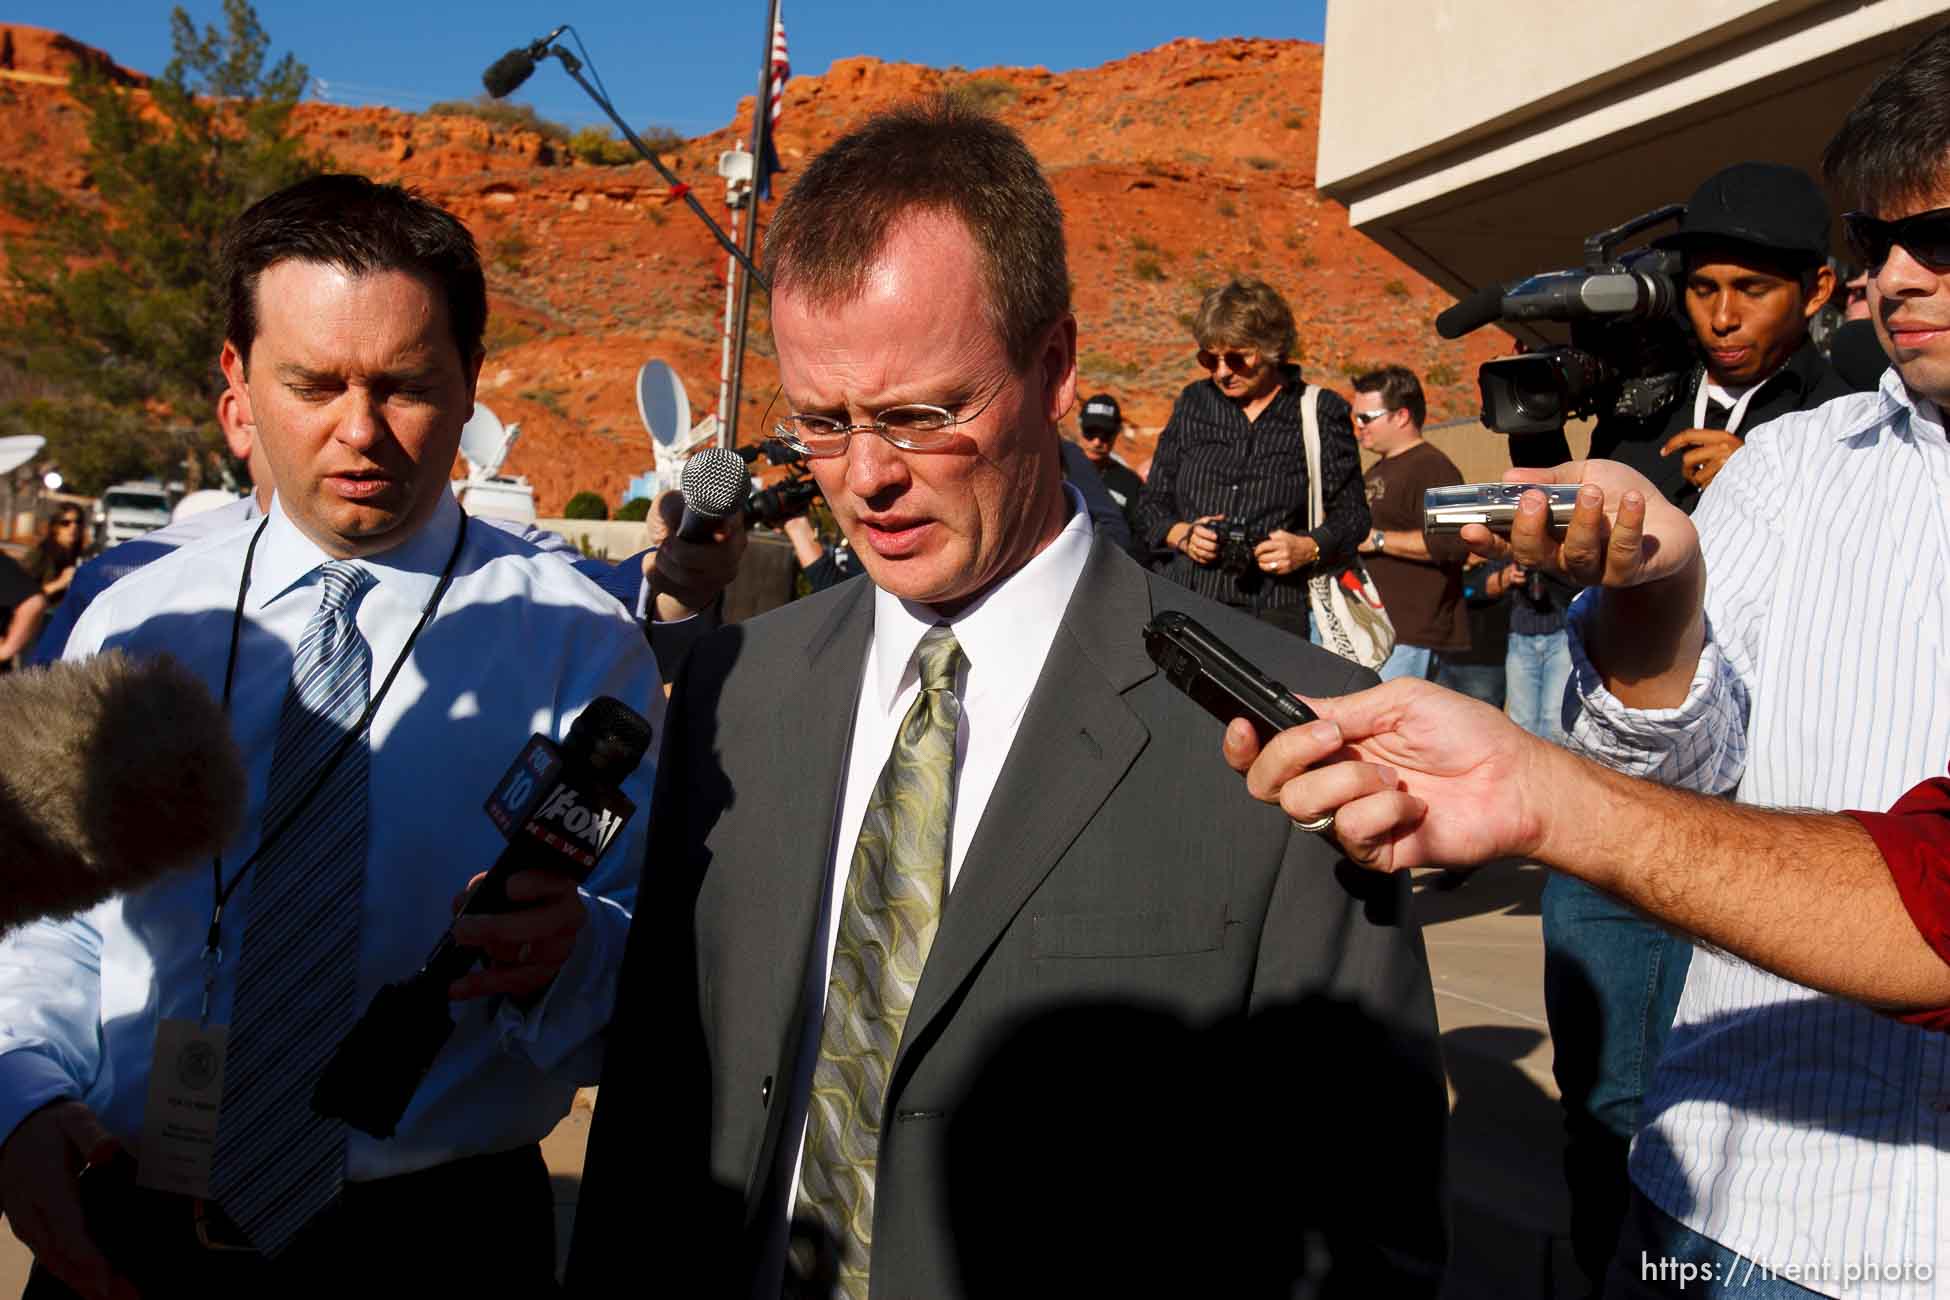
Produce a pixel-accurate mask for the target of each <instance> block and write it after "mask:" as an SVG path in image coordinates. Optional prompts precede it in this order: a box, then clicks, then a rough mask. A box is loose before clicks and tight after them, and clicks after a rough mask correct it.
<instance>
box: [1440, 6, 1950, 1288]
mask: <svg viewBox="0 0 1950 1300" xmlns="http://www.w3.org/2000/svg"><path fill="white" fill-rule="evenodd" d="M1946 102H1950V28H1946V29H1945V30H1943V31H1941V32H1938V33H1937V34H1936V35H1934V36H1932V37H1930V38H1929V39H1928V40H1926V41H1925V42H1923V44H1921V45H1920V46H1918V47H1917V48H1916V49H1915V50H1913V51H1912V52H1911V53H1910V54H1909V55H1907V56H1906V57H1905V58H1904V59H1903V60H1902V62H1900V63H1899V64H1897V65H1896V66H1895V67H1894V68H1892V69H1891V70H1890V71H1889V72H1887V73H1885V74H1884V75H1883V77H1882V78H1881V79H1880V80H1879V81H1877V82H1876V84H1875V85H1873V86H1872V87H1871V88H1870V89H1869V90H1868V91H1867V92H1866V93H1865V94H1864V96H1863V97H1862V99H1861V101H1860V102H1858V103H1857V105H1856V106H1855V108H1854V109H1853V110H1851V112H1850V113H1849V115H1848V117H1847V118H1846V119H1845V120H1844V122H1843V123H1842V126H1841V128H1840V130H1839V131H1838V132H1837V134H1836V135H1835V137H1834V139H1833V140H1831V141H1830V142H1829V144H1828V147H1827V151H1826V154H1825V156H1824V167H1825V170H1826V172H1827V177H1828V181H1829V185H1830V188H1831V190H1832V191H1833V192H1834V193H1836V194H1837V195H1840V196H1843V197H1844V198H1845V199H1847V200H1852V201H1853V204H1854V206H1855V207H1856V208H1857V209H1859V210H1858V211H1856V212H1851V213H1849V214H1847V215H1846V216H1845V217H1844V229H1845V230H1846V231H1847V233H1848V235H1849V236H1850V242H1851V244H1852V245H1853V246H1854V249H1853V251H1854V253H1855V256H1856V258H1857V259H1858V260H1859V261H1860V262H1861V263H1862V264H1863V265H1864V266H1865V267H1866V268H1867V269H1868V272H1869V282H1868V302H1869V309H1870V317H1871V319H1872V321H1873V322H1874V325H1875V330H1876V333H1877V336H1878V337H1879V338H1880V340H1881V342H1882V346H1883V349H1884V351H1885V352H1886V353H1887V354H1888V356H1889V358H1890V360H1891V361H1892V362H1893V363H1894V364H1893V367H1892V369H1890V370H1889V371H1886V372H1885V373H1884V374H1883V376H1882V383H1881V387H1880V388H1879V389H1878V390H1877V391H1875V392H1871V393H1858V394H1852V395H1849V396H1845V397H1841V398H1838V399H1836V400H1835V401H1832V402H1829V403H1827V404H1826V405H1824V406H1821V407H1819V408H1818V409H1815V410H1808V411H1799V412H1793V413H1790V414H1787V415H1784V416H1781V417H1779V418H1778V419H1775V420H1773V421H1770V422H1769V423H1767V424H1766V425H1763V426H1760V427H1758V428H1754V429H1753V430H1752V432H1751V434H1749V436H1748V438H1747V443H1746V446H1745V447H1744V448H1743V449H1742V450H1741V451H1740V452H1739V454H1738V455H1735V456H1733V457H1731V458H1730V459H1729V460H1728V461H1727V463H1726V465H1725V466H1724V468H1723V469H1722V470H1721V471H1720V473H1719V475H1718V477H1717V478H1716V479H1714V481H1713V487H1712V490H1711V491H1710V492H1707V493H1706V494H1705V495H1704V496H1703V497H1702V498H1701V500H1700V502H1699V507H1698V510H1697V512H1696V513H1695V514H1694V517H1693V520H1692V521H1691V523H1690V524H1689V523H1688V521H1687V520H1685V519H1684V518H1682V517H1680V516H1679V514H1678V512H1677V510H1676V509H1675V508H1674V507H1673V506H1672V505H1671V504H1670V503H1669V502H1668V501H1667V500H1665V499H1663V498H1662V497H1661V496H1660V495H1658V494H1656V493H1653V492H1650V491H1648V485H1647V484H1646V482H1645V480H1644V479H1643V478H1640V477H1639V476H1637V475H1630V474H1626V473H1624V472H1623V471H1622V470H1621V469H1620V468H1619V467H1618V466H1617V465H1615V464H1613V463H1611V462H1607V461H1591V462H1587V463H1582V464H1580V463H1572V464H1568V465H1560V466H1558V467H1557V468H1556V469H1554V470H1545V471H1517V472H1513V477H1518V476H1521V477H1523V478H1525V479H1529V480H1533V481H1550V482H1560V483H1580V482H1581V483H1583V484H1585V487H1584V489H1583V491H1582V492H1581V494H1580V518H1579V519H1577V520H1574V522H1573V524H1572V525H1571V527H1570V528H1569V529H1568V530H1567V531H1566V532H1565V533H1564V534H1563V535H1562V536H1561V537H1553V536H1552V535H1551V534H1550V532H1549V530H1548V529H1547V527H1546V526H1545V522H1546V521H1545V518H1544V516H1542V515H1541V513H1540V511H1541V507H1542V505H1543V503H1542V500H1541V497H1540V496H1539V495H1538V494H1532V495H1531V496H1530V497H1528V498H1527V499H1526V501H1525V502H1524V504H1523V506H1522V508H1521V509H1520V511H1519V515H1518V519H1517V522H1516V525H1515V527H1514V529H1513V532H1512V536H1511V538H1510V543H1509V545H1508V546H1507V547H1506V546H1504V545H1501V544H1498V543H1496V542H1495V541H1494V539H1492V538H1490V537H1489V535H1488V534H1487V533H1482V532H1480V531H1478V532H1477V533H1476V534H1475V535H1474V536H1473V538H1466V539H1465V540H1470V541H1471V543H1472V545H1474V546H1478V547H1479V548H1480V549H1482V550H1483V551H1484V552H1485V553H1497V554H1505V553H1511V552H1514V558H1515V559H1517V560H1518V562H1520V563H1522V564H1525V565H1526V566H1543V567H1545V568H1548V569H1551V570H1553V571H1556V572H1560V573H1563V574H1565V575H1566V576H1568V577H1569V578H1571V579H1572V580H1573V581H1575V582H1578V583H1579V584H1580V585H1588V586H1591V587H1593V588H1594V590H1590V591H1587V592H1586V593H1585V595H1584V596H1582V597H1580V598H1579V601H1578V602H1577V604H1576V606H1574V608H1573V611H1572V616H1571V649H1572V657H1573V663H1574V672H1573V679H1572V681H1573V692H1572V694H1571V696H1570V698H1569V699H1568V700H1567V709H1568V710H1569V711H1570V714H1571V724H1572V725H1571V738H1572V740H1573V742H1574V743H1575V744H1577V745H1578V746H1579V747H1581V748H1582V749H1583V750H1584V751H1585V752H1586V753H1588V754H1590V755H1591V756H1593V757H1595V758H1597V759H1599V760H1600V761H1601V762H1604V763H1605V764H1606V765H1607V766H1610V767H1613V768H1615V769H1618V770H1620V771H1624V772H1627V773H1630V774H1633V775H1638V776H1648V777H1651V778H1653V779H1655V780H1658V781H1661V782H1663V783H1665V784H1668V785H1675V786H1681V787H1684V788H1688V789H1692V790H1699V791H1703V792H1706V793H1709V794H1733V793H1735V792H1736V791H1737V797H1738V798H1739V799H1740V801H1741V802H1743V803H1750V804H1760V805H1774V806H1779V807H1791V808H1807V809H1818V810H1838V809H1843V808H1886V807H1888V806H1890V805H1891V804H1893V803H1895V802H1896V801H1897V799H1898V797H1899V796H1901V795H1902V794H1903V793H1904V791H1905V790H1908V789H1909V788H1910V787H1912V786H1914V785H1916V784H1917V783H1919V782H1922V781H1925V780H1927V779H1928V778H1930V777H1933V776H1937V775H1940V774H1941V772H1942V770H1943V762H1944V756H1945V755H1946V754H1950V692H1946V691H1945V689H1944V686H1943V669H1942V661H1943V653H1942V647H1943V646H1944V645H1945V644H1946V643H1950V540H1947V539H1950V440H1946V437H1945V432H1944V415H1943V411H1944V403H1945V402H1946V401H1950V207H1947V206H1946V205H1950V115H1946V114H1945V113H1944V112H1943V107H1942V106H1943V105H1944V104H1945V103H1946ZM1693 525H1696V526H1697V542H1694V541H1693V540H1692V538H1691V531H1692V526H1693ZM1709 575H1710V581H1709V580H1708V579H1709ZM1836 906H1837V907H1843V906H1847V904H1846V903H1845V902H1844V901H1842V900H1840V899H1838V900H1837V902H1836ZM1597 1014H1604V1012H1603V1011H1602V1009H1600V1010H1598V1011H1597ZM1641 1032H1642V1031H1641ZM1946 1080H1950V1040H1946V1039H1945V1038H1944V1037H1943V1036H1942V1035H1937V1034H1928V1033H1924V1032H1922V1031H1921V1030H1919V1029H1917V1028H1914V1027H1912V1026H1909V1025H1904V1024H1900V1023H1897V1022H1895V1021H1893V1020H1890V1019H1888V1018H1887V1017H1883V1016H1878V1015H1876V1014H1874V1013H1872V1012H1870V1011H1867V1010H1865V1009H1863V1008H1861V1007H1859V1006H1855V1005H1853V1004H1850V1003H1845V1002H1843V1001H1840V1000H1839V999H1836V998H1832V997H1829V996H1825V995H1822V994H1818V993H1815V992H1813V991H1812V990H1810V989H1807V988H1804V987H1802V986H1800V985H1797V984H1794V983H1791V982H1789V981H1787V980H1784V979H1780V978H1777V977H1775V976H1773V975H1769V974H1766V973H1764V972H1762V971H1759V970H1756V969H1754V968H1753V967H1752V966H1749V965H1748V964H1746V963H1745V962H1742V961H1739V960H1737V959H1734V958H1732V957H1729V956H1727V955H1724V954H1723V953H1721V952H1719V951H1717V950H1714V949H1712V948H1707V947H1701V948H1698V949H1696V950H1695V951H1693V952H1692V954H1691V966H1690V969H1689V970H1688V972H1687V975H1686V981H1685V986H1684V993H1683V995H1682V996H1681V997H1680V998H1679V1001H1678V1009H1677V1014H1676V1016H1675V1017H1674V1019H1673V1023H1672V1028H1671V1033H1670V1036H1669V1037H1668V1038H1667V1040H1666V1042H1665V1046H1664V1053H1663V1056H1661V1057H1660V1059H1659V1061H1658V1066H1657V1069H1656V1072H1655V1073H1654V1074H1653V1076H1652V1079H1651V1081H1650V1085H1649V1087H1648V1089H1647V1092H1646V1095H1645V1099H1644V1102H1643V1104H1642V1105H1641V1106H1640V1108H1639V1116H1638V1118H1639V1127H1638V1132H1637V1137H1636V1140H1635V1141H1634V1142H1633V1144H1632V1148H1631V1163H1630V1177H1631V1182H1632V1184H1633V1188H1634V1191H1633V1198H1634V1199H1633V1201H1632V1204H1631V1206H1630V1208H1629V1212H1628V1214H1627V1216H1626V1222H1625V1226H1624V1230H1623V1233H1622V1235H1621V1236H1620V1239H1619V1242H1618V1247H1617V1253H1616V1255H1615V1256H1614V1260H1613V1265H1612V1270H1611V1275H1610V1284H1611V1286H1610V1288H1609V1289H1608V1294H1610V1293H1612V1290H1613V1289H1615V1290H1616V1293H1617V1294H1629V1295H1639V1294H1647V1293H1650V1294H1664V1293H1666V1292H1667V1291H1672V1293H1673V1294H1677V1290H1676V1286H1677V1283H1676V1281H1674V1280H1671V1279H1667V1280H1663V1281H1662V1280H1660V1279H1656V1278H1655V1279H1647V1278H1646V1277H1645V1276H1644V1274H1643V1273H1642V1272H1641V1266H1640V1261H1641V1260H1642V1259H1650V1260H1652V1261H1659V1260H1663V1259H1675V1260H1680V1261H1691V1262H1695V1263H1698V1264H1705V1265H1710V1266H1711V1267H1712V1270H1713V1272H1712V1273H1711V1275H1710V1278H1709V1280H1708V1281H1706V1282H1705V1283H1699V1282H1695V1283H1694V1284H1693V1285H1692V1286H1691V1287H1690V1289H1688V1290H1686V1291H1685V1294H1686V1295H1687V1296H1700V1295H1705V1296H1709V1297H1710V1296H1715V1295H1719V1294H1723V1292H1724V1291H1727V1290H1733V1289H1736V1288H1735V1287H1734V1284H1733V1282H1732V1281H1728V1279H1730V1278H1732V1279H1736V1280H1737V1278H1738V1277H1739V1276H1741V1275H1745V1276H1749V1277H1752V1276H1754V1275H1755V1274H1756V1273H1757V1272H1758V1271H1759V1270H1774V1271H1780V1270H1783V1269H1785V1268H1787V1267H1789V1266H1797V1267H1805V1266H1807V1265H1808V1263H1809V1262H1810V1261H1819V1260H1828V1261H1833V1262H1834V1263H1835V1264H1836V1266H1837V1267H1842V1266H1851V1267H1853V1268H1855V1269H1856V1270H1857V1271H1858V1272H1860V1273H1862V1274H1864V1276H1862V1278H1861V1279H1860V1280H1859V1281H1857V1282H1856V1283H1855V1284H1854V1286H1853V1288H1852V1289H1851V1290H1849V1292H1848V1294H1849V1295H1851V1296H1864V1297H1870V1298H1871V1300H1890V1298H1893V1297H1897V1296H1904V1297H1908V1296H1913V1295H1919V1294H1930V1293H1931V1292H1929V1290H1928V1288H1927V1287H1925V1288H1922V1289H1918V1288H1917V1287H1916V1285H1915V1283H1916V1282H1917V1278H1916V1276H1915V1270H1916V1269H1917V1268H1919V1267H1920V1268H1925V1269H1928V1270H1931V1271H1932V1272H1933V1273H1936V1274H1941V1273H1942V1272H1943V1270H1945V1269H1950V1230H1947V1229H1946V1228H1945V1227H1944V1224H1945V1223H1946V1222H1947V1221H1950V1205H1946V1204H1945V1203H1944V1202H1943V1201H1942V1199H1941V1196H1942V1193H1941V1192H1940V1190H1939V1189H1941V1188H1942V1187H1944V1186H1945V1185H1946V1183H1947V1182H1950V1127H1946V1119H1945V1116H1946V1115H1950V1086H1946V1082H1945V1081H1946ZM1871 1265H1874V1266H1877V1267H1878V1269H1879V1272H1877V1273H1876V1274H1874V1275H1870V1266H1871ZM1903 1268H1907V1269H1908V1270H1909V1273H1908V1274H1907V1275H1906V1276H1905V1275H1904V1273H1903V1271H1902V1270H1903ZM1711 1279H1718V1280H1719V1281H1720V1282H1724V1283H1725V1284H1726V1285H1725V1286H1724V1288H1722V1287H1720V1286H1718V1285H1716V1282H1715V1281H1714V1280H1711ZM1800 1282H1801V1285H1803V1286H1804V1287H1808V1288H1810V1289H1812V1290H1814V1291H1816V1292H1819V1293H1823V1294H1829V1295H1839V1294H1841V1290H1840V1289H1839V1288H1840V1286H1841V1279H1840V1278H1839V1276H1836V1277H1819V1278H1811V1277H1809V1276H1807V1275H1806V1274H1804V1275H1803V1276H1802V1277H1801V1279H1800ZM1770 1294H1771V1293H1770Z"/></svg>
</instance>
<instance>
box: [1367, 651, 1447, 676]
mask: <svg viewBox="0 0 1950 1300" xmlns="http://www.w3.org/2000/svg"><path fill="white" fill-rule="evenodd" d="M1437 662H1438V661H1437V659H1436V655H1435V651H1433V650H1431V649H1429V648H1428V647H1427V646H1419V645H1402V644H1401V643H1399V642H1397V643H1396V645H1395V648H1394V649H1393V650H1390V651H1389V652H1388V659H1387V661H1386V662H1384V663H1383V664H1382V665H1381V667H1380V668H1378V669H1376V671H1377V672H1379V673H1380V674H1381V680H1382V681H1384V682H1392V681H1394V680H1395V679H1396V678H1397V677H1420V678H1423V679H1424V680H1427V679H1428V678H1431V677H1434V676H1435V667H1436V663H1437Z"/></svg>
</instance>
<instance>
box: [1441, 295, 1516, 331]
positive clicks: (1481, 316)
mask: <svg viewBox="0 0 1950 1300" xmlns="http://www.w3.org/2000/svg"><path fill="white" fill-rule="evenodd" d="M1502 314H1503V286H1502V285H1500V284H1486V285H1484V286H1483V287H1482V288H1480V289H1478V290H1477V291H1476V292H1475V293H1472V294H1470V295H1469V296H1468V297H1467V298H1464V299H1463V300H1462V301H1460V302H1458V303H1457V304H1456V305H1455V306H1453V307H1451V308H1449V309H1448V310H1447V311H1445V312H1443V313H1442V314H1441V315H1440V316H1437V317H1436V318H1435V332H1436V333H1437V334H1440V335H1441V336H1442V337H1443V338H1445V339H1459V338H1461V337H1462V336H1463V335H1465V334H1467V333H1469V332H1470V331H1471V330H1473V329H1478V328H1480V327H1482V326H1484V325H1488V324H1490V323H1492V322H1493V321H1495V320H1497V319H1498V318H1499V317H1500V316H1502Z"/></svg>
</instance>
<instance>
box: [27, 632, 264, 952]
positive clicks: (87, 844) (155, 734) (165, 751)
mask: <svg viewBox="0 0 1950 1300" xmlns="http://www.w3.org/2000/svg"><path fill="white" fill-rule="evenodd" d="M244 800H245V786H244V765H243V760H242V759H241V758H240V757H239V756H238V753H237V745H236V742H235V741H233V740H232V739H231V737H230V725H229V723H228V721H227V720H226V719H225V718H224V715H223V710H222V709H220V708H219V707H218V706H217V702H216V701H215V700H214V699H212V698H211V696H210V692H209V690H208V689H206V688H205V687H204V685H203V683H202V681H201V680H199V679H198V678H197V677H196V676H195V675H194V674H193V673H191V672H190V671H189V670H188V669H187V668H184V667H183V666H182V665H181V664H179V663H177V662H176V661H175V660H174V659H171V658H169V657H168V656H167V655H163V656H160V657H158V658H155V659H152V660H146V661H138V660H135V659H131V658H129V657H127V656H126V655H123V654H121V653H120V652H118V651H113V650H111V651H108V652H106V653H103V654H99V655H96V656H95V657H94V658H92V659H89V660H86V661H85V662H81V663H57V664H53V665H50V666H49V667H46V668H33V669H28V670H26V671H23V672H18V673H14V674H11V675H9V676H5V677H0V930H7V929H11V928H12V927H14V926H17V925H21V924H24V923H26V922H28V921H33V920H38V919H40V918H42V917H49V916H66V915H72V914H74V913H76V912H81V911H85V910H87V909H88V908H90V907H93V906H94V905H95V904H97V903H99V902H101V901H102V900H103V899H105V898H108V897H109V896H110V895H113V894H117V893H126V892H128V891H130V890H135V889H140V888H142V887H143V886H145V885H147V884H149V883H150V882H151V881H153V880H156V879H157V878H159V877H161V876H163V875H166V874H168V873H169V872H171V871H173V870H176V869H178V868H182V867H190V866H195V865H197V864H198V863H200V862H202V861H204V860H205V859H207V858H208V857H209V855H210V854H212V853H215V852H216V851H217V850H218V849H220V848H221V847H222V846H223V845H224V843H225V842H226V841H228V840H229V839H230V837H231V836H232V835H234V834H236V831H237V827H238V824H239V822H240V821H241V820H242V817H243V810H244Z"/></svg>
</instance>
